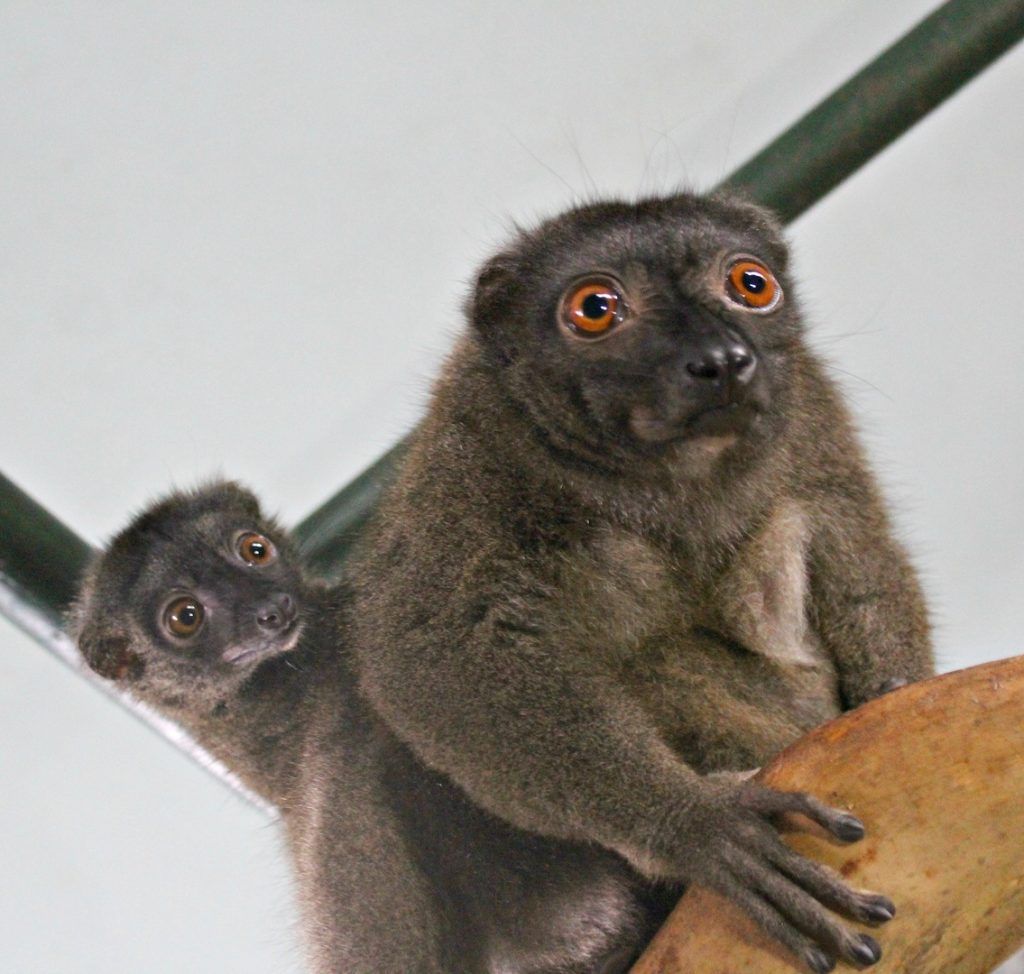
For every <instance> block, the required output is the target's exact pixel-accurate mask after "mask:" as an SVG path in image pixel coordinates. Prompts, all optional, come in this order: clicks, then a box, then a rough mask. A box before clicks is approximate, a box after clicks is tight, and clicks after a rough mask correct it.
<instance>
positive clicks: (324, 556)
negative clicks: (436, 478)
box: [295, 440, 408, 576]
mask: <svg viewBox="0 0 1024 974" xmlns="http://www.w3.org/2000/svg"><path fill="white" fill-rule="evenodd" d="M407 448H408V441H405V440H403V441H402V442H401V443H398V444H396V445H395V446H393V447H392V448H391V449H390V450H388V452H387V453H385V454H384V456H382V457H381V458H380V459H379V460H378V461H377V462H376V463H375V464H373V466H372V467H370V468H369V469H367V470H364V471H363V472H362V473H361V474H360V475H359V476H358V477H356V479H355V480H353V481H352V483H350V484H349V485H348V486H347V487H343V488H342V489H341V490H340V491H338V493H337V494H335V495H334V496H333V497H332V498H331V499H330V500H329V501H328V502H327V503H326V504H324V505H322V506H321V507H318V508H317V509H316V510H315V511H314V512H313V513H312V514H310V515H309V517H307V518H306V519H305V520H304V521H303V522H302V523H301V524H300V525H299V526H298V527H297V528H296V529H295V535H296V537H297V538H298V541H299V551H300V552H301V554H302V557H303V560H304V561H305V563H306V564H307V565H308V566H309V567H310V568H311V569H312V570H313V571H315V572H318V573H319V574H321V575H325V576H330V575H332V574H334V573H335V572H336V571H337V569H338V567H339V566H340V565H341V564H342V563H343V562H344V561H345V558H346V557H347V556H348V553H349V549H350V548H351V547H352V544H353V542H354V541H355V539H356V538H357V537H358V536H359V532H360V530H361V529H362V527H363V525H364V524H365V523H366V521H367V520H368V519H369V517H370V514H371V513H372V512H373V509H374V508H375V507H376V506H377V500H378V498H379V497H380V495H381V491H382V490H383V489H384V487H385V486H386V485H387V482H388V480H389V479H390V476H391V473H392V471H394V470H395V469H396V467H397V466H398V463H399V461H400V460H401V458H402V457H403V456H404V455H405V451H406V449H407Z"/></svg>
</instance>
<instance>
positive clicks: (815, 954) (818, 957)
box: [805, 947, 836, 974]
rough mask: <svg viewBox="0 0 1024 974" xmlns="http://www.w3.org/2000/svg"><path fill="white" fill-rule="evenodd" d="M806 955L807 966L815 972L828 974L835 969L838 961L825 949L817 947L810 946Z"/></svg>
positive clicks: (815, 973) (816, 973)
mask: <svg viewBox="0 0 1024 974" xmlns="http://www.w3.org/2000/svg"><path fill="white" fill-rule="evenodd" d="M805 956H806V957H807V966H808V967H810V969H811V970H812V971H814V974H828V972H829V971H831V970H834V969H835V966H836V962H835V961H834V960H832V958H831V957H829V956H828V954H826V953H825V951H823V950H820V949H819V948H817V947H808V948H807V953H806V955H805Z"/></svg>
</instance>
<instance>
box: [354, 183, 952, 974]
mask: <svg viewBox="0 0 1024 974" xmlns="http://www.w3.org/2000/svg"><path fill="white" fill-rule="evenodd" d="M732 253H745V254H753V255H755V256H757V257H758V258H759V259H760V260H762V261H764V262H765V263H767V264H768V265H769V266H770V267H771V268H772V269H773V270H774V272H775V274H776V276H777V278H778V279H779V281H780V283H781V285H782V287H783V290H784V294H785V300H784V301H783V303H782V304H781V306H779V307H778V308H777V309H776V310H774V311H772V312H771V313H769V314H765V315H757V314H754V313H751V312H749V311H748V310H746V309H744V308H739V307H737V306H736V305H735V304H730V302H729V301H727V300H725V299H724V298H723V295H722V293H721V285H720V281H721V276H722V274H723V273H724V272H723V271H722V270H721V268H722V267H723V266H724V265H723V261H724V260H726V259H727V257H728V255H729V254H732ZM594 271H600V272H603V273H611V274H613V275H614V276H615V277H617V279H618V280H619V281H620V282H621V284H622V286H623V288H624V291H625V293H626V294H627V297H628V300H629V304H630V307H631V318H630V320H629V325H628V327H625V326H623V327H622V328H620V330H619V332H617V333H615V334H613V335H610V336H609V337H608V338H607V340H604V341H601V342H591V343H588V342H586V341H578V340H575V339H574V338H572V337H571V336H567V335H566V334H565V333H564V330H562V329H560V328H559V327H558V326H557V323H556V316H557V309H558V307H559V301H560V296H561V294H562V293H563V292H564V290H565V289H566V287H567V286H568V285H569V284H570V282H572V281H573V280H574V279H576V278H578V277H580V276H581V275H586V274H589V273H592V272H594ZM469 315H470V329H469V331H468V333H467V334H466V335H464V336H463V338H462V339H461V340H460V342H459V344H458V347H457V348H456V350H455V352H454V354H453V355H452V357H451V359H450V360H449V362H448V364H447V366H446V369H445V372H444V374H443V376H442V378H441V380H440V382H439V383H438V385H437V388H436V390H435V393H434V397H433V401H432V404H431V408H430V411H429V414H428V416H427V418H426V420H425V422H424V423H423V425H422V426H421V428H420V429H419V430H418V432H417V434H416V435H415V439H414V442H413V446H412V449H411V450H410V453H409V455H408V457H407V459H406V461H405V463H404V466H403V469H402V470H401V472H400V474H399V476H398V479H397V482H396V483H395V485H394V487H393V489H392V490H391V491H390V493H389V495H388V496H387V498H386V500H385V502H384V503H383V505H382V508H381V510H380V512H379V515H378V517H377V519H376V522H375V524H374V525H373V526H372V528H371V530H370V532H369V534H368V537H367V538H366V540H365V544H364V545H363V548H362V552H361V556H360V557H359V559H358V562H357V567H356V568H355V569H354V571H353V579H354V584H355V589H356V602H355V607H354V612H353V619H354V631H355V634H356V649H357V657H358V667H359V671H360V676H361V681H362V686H363V688H364V690H365V692H366V694H367V696H368V698H369V699H370V700H371V701H372V703H373V706H374V707H375V708H376V709H377V711H378V712H379V713H380V714H381V715H382V716H383V717H384V719H385V720H386V721H387V722H388V723H389V725H390V726H391V727H392V728H393V729H394V731H395V732H396V734H398V736H399V737H401V738H402V739H403V740H404V741H405V742H407V744H408V745H409V746H410V747H411V748H412V750H413V751H414V752H415V753H416V754H417V755H418V756H419V757H420V759H421V760H423V761H424V762H425V763H426V764H428V765H430V766H432V767H434V768H436V769H438V770H440V771H441V772H443V773H445V774H447V775H449V776H451V778H452V779H453V780H454V781H455V782H457V783H458V784H459V785H460V786H461V787H462V788H464V789H465V791H466V792H467V793H468V794H469V795H470V797H471V798H472V799H473V800H474V801H475V802H476V803H478V804H479V805H480V806H481V807H483V808H485V809H487V810H488V811H490V812H492V813H494V814H496V815H499V816H501V817H503V818H504V819H506V820H507V821H509V822H511V823H513V824H515V825H516V826H518V827H521V828H524V829H527V830H531V831H534V832H536V833H539V834H543V835H548V836H554V837H559V838H565V839H570V840H574V841H585V842H592V843H597V844H598V845H600V846H603V847H605V848H607V849H612V850H615V851H616V852H618V853H620V854H622V855H623V856H625V858H626V859H627V860H629V861H630V862H631V863H633V865H634V866H635V867H636V868H637V869H639V870H640V871H641V872H643V873H645V874H646V875H648V876H651V877H659V878H666V879H670V880H677V881H678V880H684V881H696V882H703V883H706V884H708V885H711V886H713V887H716V888H718V889H720V890H722V891H724V892H726V893H727V894H728V895H731V896H733V897H734V898H736V899H738V900H739V901H740V902H741V903H742V905H744V906H745V907H746V908H747V909H748V910H750V912H751V913H753V914H754V915H755V916H756V917H757V918H758V919H759V920H760V921H761V922H762V923H763V924H764V925H765V926H766V927H768V928H769V929H770V930H771V932H772V933H774V934H775V935H776V936H778V937H779V938H780V939H782V940H783V941H784V942H785V943H786V944H787V945H788V946H789V947H790V948H791V949H793V950H794V951H798V952H799V953H801V954H802V955H803V956H804V958H805V960H806V961H807V963H808V964H809V965H810V966H811V968H812V969H815V970H823V969H826V967H825V965H826V964H827V963H828V959H829V958H835V957H843V958H845V959H847V960H851V961H854V962H857V963H861V964H864V963H870V962H873V960H874V959H877V957H876V954H877V953H878V949H877V945H876V944H875V943H874V941H872V940H870V938H866V937H865V936H863V935H854V934H852V933H851V932H850V931H848V930H847V929H846V928H845V927H843V926H842V925H841V924H839V923H838V922H837V921H836V920H835V919H834V918H833V917H832V916H831V915H830V914H828V913H827V912H826V911H825V910H824V909H823V907H822V906H821V905H819V904H824V905H826V906H829V907H832V908H835V909H838V910H839V911H840V912H843V913H845V914H847V915H849V916H853V917H855V918H857V919H861V920H864V919H874V920H876V921H877V920H884V919H885V918H886V916H887V915H888V913H889V907H888V905H887V904H886V901H884V899H882V898H877V897H875V898H872V897H867V896H858V895H857V894H853V893H852V892H851V891H849V890H847V889H846V887H844V886H842V884H841V883H839V882H838V881H837V880H835V879H834V878H832V877H826V876H824V874H822V873H821V872H820V870H816V868H815V867H813V865H811V864H809V863H807V862H806V860H799V862H797V860H796V859H790V858H786V853H785V851H784V849H783V847H782V846H781V844H780V843H779V842H778V839H777V838H776V836H775V833H774V828H773V826H772V824H771V823H772V821H774V816H775V815H776V814H777V813H778V812H779V810H780V809H781V808H783V807H784V806H786V802H787V801H789V799H787V798H786V796H778V795H776V794H775V793H771V792H766V791H764V790H763V789H758V788H757V787H756V786H753V785H750V784H744V783H741V782H740V781H738V780H737V779H735V778H729V777H728V776H725V777H723V776H721V775H720V774H719V775H714V774H712V773H720V772H738V771H741V770H743V769H747V768H750V767H752V766H756V765H760V764H761V763H763V762H764V761H766V760H767V759H768V758H769V757H771V756H772V755H773V754H774V753H775V752H776V751H778V750H779V749H780V748H781V747H782V746H784V745H785V744H787V743H789V742H791V741H792V740H793V739H795V738H796V737H798V736H799V735H800V734H801V733H803V732H804V731H805V730H807V729H808V728H810V727H812V726H814V725H816V724H818V723H820V722H822V721H823V720H826V719H828V718H829V717H831V716H833V715H835V714H836V713H838V712H839V711H840V710H841V709H845V708H849V707H855V706H857V705H858V704H860V703H862V702H863V701H865V700H867V699H869V698H871V697H872V696H874V695H877V694H878V693H880V692H882V691H883V688H884V687H885V686H886V685H887V684H889V683H890V681H892V680H893V679H907V680H915V679H919V678H921V677H923V676H925V675H927V674H929V673H930V672H931V667H932V663H931V655H930V649H929V637H928V624H927V620H926V616H925V611H924V608H923V604H922V600H921V595H920V591H919V587H918V584H917V581H916V578H915V576H914V573H913V571H912V569H911V567H910V566H909V564H908V562H907V559H906V557H905V555H904V553H903V550H902V548H901V547H900V545H899V544H898V543H897V542H896V541H894V540H893V537H892V532H891V529H890V525H889V520H888V517H887V514H886V510H885V506H884V503H883V501H882V500H881V498H880V496H879V492H878V490H877V488H876V485H875V482H874V479H873V477H872V476H871V474H870V472H869V471H868V469H867V467H866V464H865V462H864V459H863V455H862V452H861V449H860V447H859V445H858V443H857V441H856V437H855V435H854V433H853V431H852V428H851V423H850V420H849V417H848V415H847V412H846V409H845V408H844V406H843V404H842V402H841V400H840V397H839V395H838V393H837V391H836V389H835V388H834V387H833V385H832V383H831V382H830V381H829V379H828V378H827V377H826V375H825V371H824V369H823V368H822V366H821V365H820V363H819V362H818V361H817V360H816V359H815V357H814V356H813V354H812V353H811V352H810V351H809V350H808V348H807V346H806V345H805V343H804V342H803V338H802V323H801V319H800V314H799V308H798V302H797V299H796V294H795V288H794V285H793V282H792V280H791V278H790V276H789V274H788V269H787V254H786V248H785V244H784V242H783V240H782V239H781V237H780V235H779V231H778V228H777V226H776V224H775V223H774V222H773V220H772V219H771V218H770V217H769V216H768V215H767V214H766V213H765V212H764V211H762V210H759V209H757V208H756V207H753V206H751V205H749V204H746V203H744V202H742V201H739V200H736V199H731V198H727V197H715V198H702V197H696V196H690V195H686V194H683V195H680V196H676V197H672V198H668V199H655V200H647V201H642V202H640V203H638V204H627V203H601V204H593V205H590V206H584V207H581V208H579V209H577V210H573V211H570V212H568V213H566V214H564V215H563V216H561V217H558V218H556V219H554V220H551V221H549V222H547V223H545V224H543V225H542V226H540V227H539V228H538V229H537V230H535V231H532V232H526V233H522V234H521V235H520V236H519V237H518V238H517V239H516V240H515V241H514V242H513V243H512V245H511V246H510V247H509V248H508V249H507V250H506V251H505V252H504V253H502V254H499V255H498V256H497V257H496V258H494V259H493V260H492V261H490V262H489V263H488V265H487V266H486V267H485V268H484V270H483V271H482V273H481V275H480V279H479V282H478V285H477V289H476V292H475V294H474V296H473V299H472V301H471V303H470V308H469ZM722 335H727V336H739V337H740V338H741V339H742V341H743V342H744V343H745V345H746V346H747V347H749V348H751V349H753V350H754V351H755V352H756V355H757V359H758V366H757V367H758V370H759V371H758V372H757V374H756V382H755V383H751V391H750V393H749V395H750V399H749V403H748V404H747V405H749V407H750V409H749V412H750V413H751V414H752V416H753V418H751V419H750V420H749V422H745V423H742V424H738V425H737V426H736V427H735V429H732V428H729V429H727V430H726V433H725V435H721V434H720V431H719V434H718V435H714V436H712V435H698V434H693V435H690V434H689V433H688V432H686V431H687V430H689V429H690V427H689V426H684V425H682V424H683V421H684V420H685V422H686V423H687V424H688V423H690V421H691V418H692V417H693V416H694V415H697V413H698V412H699V410H700V409H701V408H703V405H702V403H701V402H699V401H697V400H696V399H695V398H694V397H698V398H699V396H700V395H703V394H704V393H703V392H701V389H699V388H696V386H699V383H695V382H692V381H691V380H689V379H688V378H687V371H686V366H687V363H688V362H693V361H695V360H699V359H695V358H694V356H700V355H704V354H705V353H706V351H707V349H708V348H710V347H713V343H714V342H716V341H719V340H720V336H722ZM709 343H710V344H709ZM690 374H692V371H691V373H690ZM637 410H643V411H644V415H650V414H655V415H658V416H667V417H669V419H668V420H666V422H673V423H674V422H678V423H680V429H681V433H680V435H679V436H678V437H677V438H674V439H671V440H669V441H668V442H664V443H658V444H652V443H650V442H641V441H640V440H639V439H638V438H637V437H636V436H635V435H632V434H631V432H630V427H629V424H628V422H627V421H626V420H625V419H624V417H626V416H629V415H633V413H634V412H636V411H637ZM680 417H682V418H681V419H680ZM851 773H855V769H851ZM709 774H712V777H706V776H707V775H709ZM803 807H804V809H805V811H806V810H810V811H811V812H812V814H815V815H817V817H818V818H819V820H820V821H822V822H823V823H825V824H826V825H827V826H828V827H830V828H833V831H835V832H836V834H837V835H840V834H843V835H844V836H845V837H846V838H852V837H854V836H855V834H856V833H857V827H856V826H852V827H851V826H850V825H849V821H848V818H849V817H846V819H845V820H844V819H843V817H842V816H841V815H840V814H839V813H838V812H834V811H830V810H823V807H820V806H818V805H817V804H814V803H812V804H810V805H808V804H805V805H804V806H803ZM843 821H846V826H844V825H843V824H842V822H843ZM797 858H798V857H797ZM783 863H785V864H786V865H782V864H783ZM787 870H788V871H789V875H788V876H787V875H786V872H787ZM794 879H795V880H796V881H795V883H794V881H793V880H794ZM807 894H809V895H810V897H812V898H813V899H816V900H818V901H819V904H815V903H813V902H812V903H811V905H808V904H807V902H806V900H807ZM797 928H801V929H802V930H803V932H802V933H801V932H798V931H797ZM806 933H810V934H811V938H810V940H809V939H808V938H807V937H806V936H805V934H806ZM811 941H814V942H816V944H817V946H816V945H815V944H812V942H811Z"/></svg>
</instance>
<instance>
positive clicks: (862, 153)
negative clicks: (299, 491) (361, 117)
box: [296, 0, 1024, 574]
mask: <svg viewBox="0 0 1024 974" xmlns="http://www.w3.org/2000/svg"><path fill="white" fill-rule="evenodd" d="M1022 37H1024V0H949V2H947V3H945V4H943V5H942V6H941V7H939V8H938V10H936V11H935V12H934V13H932V14H930V15H929V16H928V17H926V18H925V19H924V20H922V21H921V22H920V23H919V24H918V25H917V26H916V27H914V28H913V29H912V30H911V31H909V32H908V33H907V34H905V35H904V36H903V37H902V38H900V39H899V40H898V41H897V42H896V43H895V44H893V45H892V47H890V48H888V49H887V50H886V51H884V52H883V53H882V54H880V55H879V56H878V57H877V58H876V59H875V60H874V61H872V62H871V63H870V64H869V65H868V66H867V67H866V68H864V69H863V70H861V71H860V72H859V73H858V74H856V75H854V76H853V77H852V78H851V79H850V80H849V81H847V82H846V83H845V84H844V85H842V86H841V87H840V88H838V89H837V90H836V91H835V92H833V93H832V94H831V95H829V96H828V97H827V98H825V99H824V100H823V101H821V102H820V103H819V104H818V105H817V106H816V107H815V108H813V109H811V111H810V112H808V113H807V114H806V115H804V116H803V118H801V119H800V120H799V121H797V122H796V123H795V124H793V125H792V126H791V127H790V128H788V129H787V130H786V131H785V132H783V133H782V135H780V136H779V137H778V138H777V139H775V140H774V141H773V142H772V143H771V144H770V145H769V146H767V147H766V148H764V149H762V150H761V152H759V153H758V154H757V155H756V156H754V158H753V159H751V160H750V162H748V163H746V164H745V165H743V166H741V167H740V168H739V169H738V170H736V172H734V173H733V174H732V175H731V176H729V177H728V178H727V179H726V180H725V181H724V182H723V183H722V184H721V185H722V186H723V187H728V188H730V189H736V190H740V191H743V192H746V193H748V194H749V195H750V196H751V197H752V198H753V199H755V200H757V201H758V202H760V203H763V204H764V205H765V206H769V207H771V208H772V209H774V210H775V211H776V212H777V213H778V214H779V215H780V216H781V217H782V219H783V220H784V221H785V222H787V223H788V222H791V221H792V220H795V219H796V218H797V217H798V216H800V214H802V213H804V212H805V211H806V210H807V209H808V208H810V207H811V206H812V205H813V204H814V203H816V202H818V200H820V199H821V198H822V197H823V196H825V195H826V194H827V193H828V192H829V191H830V190H832V189H834V188H835V187H836V186H837V185H838V184H839V183H841V182H842V181H843V180H844V179H845V178H846V177H847V176H849V175H851V174H852V173H854V172H856V171H857V170H858V169H859V168H860V167H861V166H863V165H864V163H865V162H867V161H868V160H869V159H870V158H871V157H872V156H874V155H876V154H877V153H878V152H881V151H882V149H884V148H885V147H886V146H887V145H889V143H890V142H892V141H893V140H894V139H895V138H896V137H897V136H899V135H901V134H902V133H903V132H905V131H907V129H909V128H910V127H911V126H913V125H914V123H915V122H917V121H919V120H920V119H921V118H922V117H924V116H925V115H927V114H928V112H930V111H931V110H932V109H933V108H935V107H936V106H937V105H938V104H940V103H941V102H942V101H943V100H944V99H945V98H948V97H949V96H950V95H951V94H953V92H955V91H956V90H957V89H958V88H960V87H962V86H963V85H964V84H966V83H967V82H968V81H970V80H971V78H973V77H974V76H975V75H976V74H978V73H979V72H980V71H981V70H982V69H983V68H985V67H987V66H988V65H989V64H991V63H992V62H993V61H995V60H996V58H998V57H999V56H1000V55H1001V54H1003V53H1005V52H1006V51H1007V50H1008V49H1009V48H1010V47H1012V46H1013V45H1014V44H1016V43H1017V42H1018V41H1019V40H1020V39H1021V38H1022ZM402 446H403V444H399V446H398V447H396V448H393V449H391V450H390V451H388V453H386V454H385V455H384V456H383V457H381V458H380V460H378V461H377V462H376V463H374V464H373V465H372V466H370V467H368V468H367V469H366V470H364V471H363V472H362V473H361V474H360V475H359V477H358V478H357V479H356V480H355V481H353V482H352V484H350V485H349V486H348V487H345V488H344V489H342V490H341V491H339V492H338V493H337V494H335V495H334V496H333V497H332V498H330V500H328V501H327V502H326V503H324V504H323V505H322V506H321V507H319V508H318V509H317V510H316V512H315V513H314V514H313V515H312V516H311V517H309V518H307V519H306V520H305V521H303V522H302V523H301V524H300V525H299V526H298V528H297V529H296V532H297V534H298V536H299V538H300V539H302V543H303V544H305V545H309V546H310V547H311V548H315V550H316V558H317V566H318V568H319V569H320V570H321V571H323V572H325V573H328V574H330V573H334V572H336V571H337V570H338V569H339V568H340V567H341V565H342V563H343V562H344V559H345V557H346V556H347V554H348V552H349V549H350V548H351V545H352V541H353V538H354V536H355V535H356V534H357V533H358V530H359V528H360V527H361V526H362V525H363V524H365V523H366V521H367V520H368V519H369V517H370V515H371V513H372V511H373V507H374V505H375V503H376V499H377V497H378V496H379V495H380V492H381V490H382V489H383V488H384V486H385V485H386V484H387V482H388V480H389V479H390V477H391V476H392V474H393V472H394V469H395V465H396V459H397V457H398V456H399V455H400V453H401V448H402ZM357 485H358V489H356V487H357ZM336 525H340V526H341V529H340V530H339V531H338V532H337V533H335V527H334V526H336Z"/></svg>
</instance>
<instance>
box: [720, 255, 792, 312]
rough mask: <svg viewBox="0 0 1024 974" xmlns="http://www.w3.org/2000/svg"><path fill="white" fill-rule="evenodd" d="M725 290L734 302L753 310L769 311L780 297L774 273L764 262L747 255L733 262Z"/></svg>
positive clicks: (779, 289)
mask: <svg viewBox="0 0 1024 974" xmlns="http://www.w3.org/2000/svg"><path fill="white" fill-rule="evenodd" d="M725 290H726V294H728V295H729V298H730V299H731V300H732V301H734V302H735V303H736V304H741V305H743V306H744V307H746V308H751V309H753V310H754V311H771V309H772V308H774V307H775V306H776V305H777V304H778V303H779V300H780V298H781V297H782V288H781V287H779V282H778V281H777V280H775V275H774V274H773V273H772V272H771V271H770V270H768V268H767V267H765V266H764V264H762V263H760V262H758V261H756V260H751V259H750V258H749V257H741V258H740V259H739V260H736V261H734V262H733V264H732V266H731V267H730V268H729V274H728V277H727V279H726V288H725Z"/></svg>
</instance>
